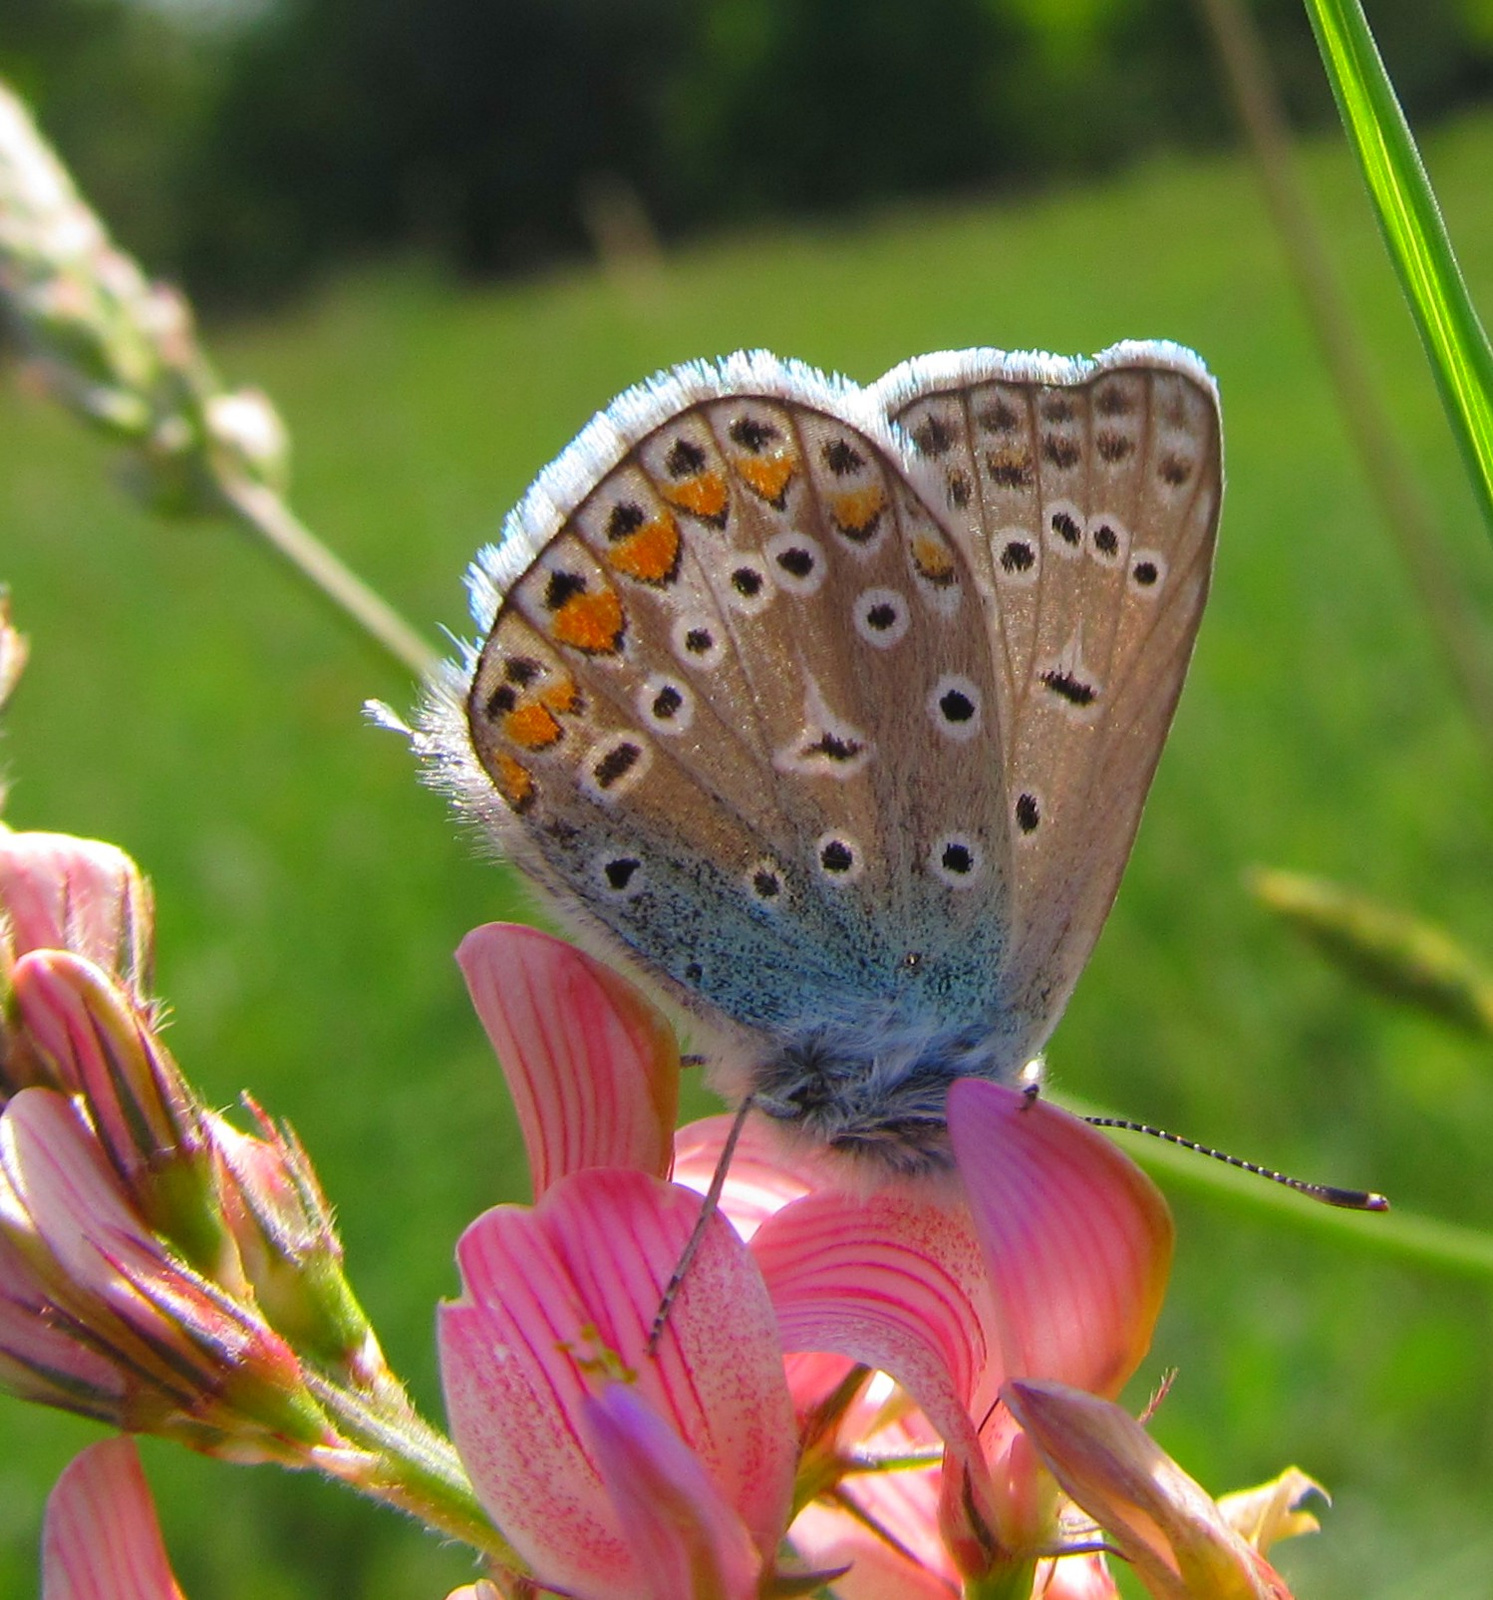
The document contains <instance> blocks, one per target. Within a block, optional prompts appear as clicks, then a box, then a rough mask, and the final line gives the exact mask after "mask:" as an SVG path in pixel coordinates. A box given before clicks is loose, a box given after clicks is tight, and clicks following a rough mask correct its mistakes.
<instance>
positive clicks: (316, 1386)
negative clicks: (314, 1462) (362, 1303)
mask: <svg viewBox="0 0 1493 1600" xmlns="http://www.w3.org/2000/svg"><path fill="white" fill-rule="evenodd" d="M309 1382H310V1385H311V1389H312V1392H313V1394H314V1395H315V1396H316V1399H317V1400H318V1401H319V1402H320V1404H321V1405H322V1407H323V1408H324V1409H325V1411H326V1412H327V1414H328V1415H329V1416H330V1417H331V1418H332V1420H333V1422H334V1423H335V1424H336V1426H337V1429H338V1431H339V1432H340V1433H341V1434H342V1435H343V1437H344V1438H345V1439H347V1440H348V1441H349V1442H350V1443H351V1444H354V1445H356V1446H357V1447H358V1448H359V1449H360V1450H364V1451H367V1452H368V1456H369V1458H370V1459H369V1460H367V1461H363V1460H359V1461H357V1462H354V1463H351V1464H349V1465H348V1466H347V1468H346V1470H345V1471H344V1470H341V1468H340V1464H339V1463H338V1462H336V1461H335V1460H334V1461H329V1462H326V1463H323V1470H324V1471H326V1472H327V1474H328V1475H329V1476H331V1477H334V1478H336V1479H337V1480H338V1481H339V1482H343V1483H346V1484H348V1485H349V1486H350V1487H352V1488H354V1489H357V1490H358V1491H359V1492H360V1493H362V1494H365V1495H367V1496H368V1497H369V1498H370V1499H374V1500H380V1501H382V1502H383V1503H384V1504H386V1505H393V1506H397V1507H399V1509H400V1510H402V1511H406V1512H408V1513H409V1514H410V1515H411V1516H413V1517H417V1518H418V1519H419V1520H420V1521H421V1522H423V1523H425V1524H426V1526H427V1527H431V1528H434V1529H436V1530H437V1531H439V1532H440V1533H443V1534H446V1535H447V1536H448V1537H450V1538H453V1539H459V1540H460V1541H461V1542H462V1543H463V1544H466V1545H470V1546H471V1547H472V1548H473V1549H475V1550H480V1551H481V1552H482V1553H483V1554H484V1555H486V1556H488V1557H490V1558H492V1559H494V1560H496V1561H497V1562H499V1563H501V1565H503V1566H504V1567H507V1568H509V1569H510V1570H513V1571H521V1570H523V1566H524V1563H523V1562H522V1561H521V1560H520V1559H519V1557H518V1555H517V1554H516V1552H515V1551H514V1550H513V1549H512V1548H511V1547H510V1546H509V1545H508V1543H507V1541H506V1540H505V1539H504V1538H503V1536H502V1534H501V1533H499V1532H498V1530H497V1529H496V1528H495V1527H494V1526H493V1523H492V1519H491V1518H490V1517H489V1516H488V1514H487V1513H486V1511H484V1510H483V1509H482V1506H481V1504H480V1503H479V1501H478V1499H477V1496H476V1494H475V1492H474V1491H473V1489H472V1485H471V1480H470V1479H469V1478H468V1477H467V1475H466V1473H465V1472H464V1471H463V1470H462V1465H461V1459H460V1457H459V1456H458V1455H457V1454H456V1450H455V1448H454V1447H453V1446H452V1444H451V1441H450V1440H449V1439H447V1438H446V1437H445V1435H444V1434H441V1433H438V1432H437V1431H436V1430H435V1429H434V1428H432V1427H431V1426H430V1425H429V1424H428V1423H426V1422H424V1421H422V1420H421V1419H420V1418H419V1417H418V1416H416V1415H415V1414H414V1412H413V1411H409V1412H406V1413H405V1414H404V1415H402V1416H397V1417H395V1416H391V1415H390V1414H389V1411H388V1409H387V1408H385V1407H379V1408H378V1409H375V1408H374V1407H373V1406H371V1405H370V1404H369V1403H368V1401H367V1400H366V1399H365V1398H364V1397H362V1396H359V1395H357V1394H355V1393H353V1392H351V1391H350V1390H347V1389H344V1388H341V1387H339V1386H338V1385H336V1384H332V1383H328V1382H326V1381H325V1380H319V1379H317V1378H315V1377H311V1378H310V1379H309Z"/></svg>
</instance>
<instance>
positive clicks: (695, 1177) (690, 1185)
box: [674, 1116, 826, 1239]
mask: <svg viewBox="0 0 1493 1600" xmlns="http://www.w3.org/2000/svg"><path fill="white" fill-rule="evenodd" d="M735 1121H736V1118H735V1117H733V1116H717V1117H702V1118H701V1119H700V1120H699V1121H698V1122H691V1123H687V1124H686V1125H685V1126H684V1127H682V1128H680V1129H679V1131H678V1132H677V1133H676V1134H675V1135H674V1182H675V1183H682V1184H683V1185H684V1186H685V1187H686V1188H687V1189H694V1190H696V1191H697V1192H698V1193H700V1194H704V1193H705V1191H706V1190H707V1189H708V1188H709V1187H710V1181H711V1179H712V1178H713V1177H714V1176H715V1169H716V1167H717V1166H718V1165H719V1163H720V1159H721V1152H722V1151H723V1150H724V1149H725V1146H726V1140H727V1138H728V1137H729V1136H730V1133H731V1126H732V1124H733V1123H734V1122H735ZM825 1183H826V1173H825V1170H824V1164H823V1162H821V1161H820V1160H819V1159H818V1158H817V1157H816V1156H815V1155H814V1153H813V1152H812V1151H809V1150H805V1149H798V1150H795V1149H792V1148H790V1147H789V1146H787V1144H786V1142H785V1141H784V1140H783V1139H782V1138H781V1137H780V1136H779V1135H776V1134H774V1133H773V1131H772V1129H771V1128H770V1127H767V1126H766V1125H765V1124H764V1122H763V1119H762V1118H761V1117H751V1118H748V1120H747V1123H746V1125H745V1127H743V1128H742V1130H741V1136H740V1137H739V1138H738V1140H737V1142H736V1149H735V1151H734V1152H733V1153H732V1156H731V1167H730V1170H729V1171H728V1172H727V1174H726V1183H725V1187H724V1188H723V1189H722V1190H721V1210H722V1211H724V1212H725V1213H726V1215H727V1216H728V1217H729V1218H730V1219H731V1225H732V1226H733V1227H734V1228H735V1229H736V1231H737V1232H738V1233H739V1234H740V1235H741V1236H742V1238H743V1239H750V1238H751V1237H752V1235H753V1234H754V1233H755V1232H756V1231H757V1229H758V1228H759V1227H761V1226H762V1224H763V1223H764V1222H765V1221H766V1220H767V1219H768V1217H770V1216H772V1214H773V1213H774V1212H775V1211H781V1210H782V1208H783V1207H784V1206H785V1205H787V1204H788V1202H789V1201H790V1200H797V1199H799V1198H800V1197H801V1196H803V1195H806V1194H807V1193H808V1192H809V1191H810V1190H811V1189H817V1188H822V1187H824V1186H825Z"/></svg>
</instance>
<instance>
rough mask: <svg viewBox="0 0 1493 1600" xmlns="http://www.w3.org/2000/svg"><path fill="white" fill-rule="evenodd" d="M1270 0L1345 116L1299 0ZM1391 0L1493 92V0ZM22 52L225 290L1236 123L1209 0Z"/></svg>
mask: <svg viewBox="0 0 1493 1600" xmlns="http://www.w3.org/2000/svg"><path fill="white" fill-rule="evenodd" d="M1253 5H1254V9H1255V12H1256V14H1257V16H1258V18H1259V21H1260V23H1261V25H1262V27H1263V29H1264V31H1265V33H1266V35H1267V38H1268V41H1269V45H1270V49H1271V54H1272V57H1273V59H1274V61H1275V63H1276V67H1277V71H1278V73H1279V75H1280V78H1281V81H1282V85H1283V87H1284V90H1285V93H1286V97H1287V100H1288V102H1289V104H1290V106H1291V109H1292V111H1293V113H1294V115H1295V116H1296V117H1297V119H1298V121H1300V122H1301V123H1303V124H1311V123H1314V122H1318V123H1319V122H1321V121H1323V120H1325V119H1327V118H1329V117H1330V116H1331V114H1332V111H1331V104H1330V99H1329V96H1328V92H1327V89H1326V87H1325V84H1324V82H1323V79H1322V73H1321V69H1320V66H1319V64H1318V62H1317V59H1316V53H1315V50H1314V48H1313V45H1312V40H1311V36H1310V32H1309V29H1308V27H1307V24H1306V21H1305V19H1304V16H1303V12H1302V7H1301V5H1300V3H1299V0H1253ZM1369 10H1370V14H1371V20H1372V22H1373V24H1374V26H1375V28H1376V30H1377V32H1378V34H1379V37H1380V42H1381V45H1382V46H1383V48H1384V51H1385V54H1386V56H1387V57H1388V59H1389V62H1390V65H1391V69H1392V71H1393V72H1394V75H1395V79H1396V82H1397V83H1398V85H1399V87H1400V89H1401V92H1402V93H1403V94H1404V95H1405V97H1406V100H1407V102H1408V105H1409V108H1410V111H1411V114H1412V116H1418V117H1421V118H1425V117H1427V116H1429V115H1434V114H1436V113H1440V112H1443V111H1445V110H1447V109H1449V108H1452V107H1455V106H1457V105H1458V104H1461V103H1465V102H1466V101H1468V100H1469V99H1472V98H1475V97H1477V96H1480V95H1486V94H1488V93H1489V91H1490V89H1493V0H1372V3H1371V4H1370V7H1369ZM0 75H4V76H7V77H8V78H9V79H10V80H11V81H12V82H13V83H14V84H16V86H17V87H18V88H19V89H20V90H21V92H22V93H24V94H25V95H27V96H28V98H29V99H30V100H31V102H32V104H33V106H34V107H35V109H36V111H37V114H38V116H39V118H40V120H41V122H42V125H43V127H44V128H45V129H46V131H47V132H48V133H49V135H50V136H51V137H52V138H53V139H54V140H55V141H56V143H57V144H58V145H59V146H60V147H61V149H62V151H63V154H64V156H65V158H66V159H67V160H68V161H69V162H70V163H71V164H72V165H73V167H74V170H75V171H76V173H77V174H78V176H79V178H80V180H81V181H82V183H83V184H84V186H85V189H86V191H87V192H88V193H89V194H90V195H91V196H92V197H93V198H94V199H95V201H96V202H97V203H98V205H99V206H100V207H101V209H102V210H103V211H104V212H105V214H106V215H107V216H108V218H109V219H110V221H111V223H112V224H113V225H114V227H115V229H116V231H117V233H118V234H119V236H120V237H121V239H122V240H123V242H124V243H125V244H127V245H128V246H129V247H130V248H132V249H134V250H136V251H137V252H139V253H140V254H141V255H142V256H143V257H144V258H145V259H146V260H147V261H148V262H149V263H150V264H151V266H152V267H153V268H154V269H155V270H157V271H163V272H167V273H171V274H174V275H176V276H178V277H180V278H182V279H184V280H185V281H186V283H187V284H188V286H189V287H190V288H191V289H192V290H193V292H194V293H196V294H197V295H199V296H202V297H205V298H206V299H208V300H209V301H214V300H216V301H217V302H219V303H222V302H224V301H239V302H242V301H245V300H250V301H254V300H264V299H265V298H268V297H270V296H273V295H274V294H277V293H280V292H283V291H284V290H286V289H288V288H291V287H294V286H295V285H297V284H298V283H300V282H303V281H304V280H305V278H306V277H307V275H308V274H310V273H312V272H314V271H315V270H316V269H317V268H319V267H321V266H323V265H325V264H327V263H329V262H331V261H334V260H336V259H338V258H341V257H345V256H347V255H349V254H351V253H357V252H367V251H370V250H381V249H386V248H389V247H406V246H414V247H420V248H425V249H428V250H433V251H435V252H437V253H439V254H441V255H443V256H444V257H446V258H447V259H449V260H450V261H451V262H453V263H454V264H456V265H457V266H458V267H459V268H460V269H461V270H463V271H466V272H471V273H491V272H505V271H514V270H524V269H527V268H530V267H532V266H534V265H537V264H540V263H543V262H545V261H548V260H552V259H555V258H556V257H562V256H565V255H567V254H575V253H577V252H582V251H585V250H587V249H588V248H590V247H591V245H592V243H593V241H592V240H591V239H590V238H588V223H589V224H590V226H591V229H592V230H593V231H594V226H595V215H594V212H595V206H594V204H593V202H594V200H595V197H596V196H598V195H600V196H602V197H603V198H604V197H605V196H607V195H612V196H616V195H618V194H620V195H622V196H624V197H626V200H627V202H628V203H629V204H632V202H633V201H634V199H635V200H636V202H639V203H640V204H641V208H642V213H643V214H644V215H646V217H647V218H648V219H649V220H650V222H651V224H652V226H653V227H654V228H656V229H657V230H658V231H659V232H660V233H661V234H662V235H663V236H665V237H666V238H667V237H678V236H680V235H682V234H687V233H688V232H690V231H692V230H696V229H699V228H703V227H707V226H712V225H719V224H723V223H724V224H737V223H742V222H748V221H751V220H754V219H758V218H764V217H775V216H782V215H785V214H792V213H802V212H806V211H815V212H832V211H834V210H836V209H840V208H845V207H853V206H857V205H861V204H863V203H865V202H868V201H877V200H884V199H889V198H893V197H896V196H901V195H908V194H920V195H928V194H935V193H940V192H944V193H946V192H950V191H954V190H959V189H969V188H971V187H975V186H982V185H983V186H1004V187H1010V186H1013V185H1031V184H1035V183H1039V182H1043V181H1048V180H1051V179H1052V178H1054V177H1058V176H1062V175H1066V174H1074V173H1081V172H1091V171H1096V170H1102V169H1106V168H1110V167H1113V166H1114V165H1115V164H1117V163H1120V162H1124V161H1126V160H1128V159H1131V158H1133V157H1134V156H1135V155H1136V154H1137V153H1139V152H1143V151H1146V150H1150V149H1155V148H1157V147H1164V146H1168V145H1173V146H1176V145H1190V146H1196V145H1199V144H1206V143H1216V142H1220V141H1224V140H1227V139H1229V138H1231V137H1232V129H1231V125H1230V119H1229V114H1228V111H1227V106H1226V101H1225V97H1224V96H1223V95H1222V94H1221V92H1220V90H1219V87H1218V81H1217V77H1216V73H1215V69H1214V65H1213V60H1212V56H1211V53H1210V48H1209V43H1208V40H1207V37H1206V36H1205V34H1204V31H1203V28H1202V24H1201V22H1200V20H1199V15H1198V11H1197V9H1196V8H1195V7H1194V6H1193V5H1192V4H1190V3H1189V0H4V5H3V6H0ZM588 197H590V198H589V199H588Z"/></svg>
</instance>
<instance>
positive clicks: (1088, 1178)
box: [948, 1078, 1172, 1395]
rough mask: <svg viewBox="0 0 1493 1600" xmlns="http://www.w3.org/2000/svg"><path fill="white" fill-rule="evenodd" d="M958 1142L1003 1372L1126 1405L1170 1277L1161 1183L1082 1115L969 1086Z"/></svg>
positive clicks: (958, 1114) (967, 1081)
mask: <svg viewBox="0 0 1493 1600" xmlns="http://www.w3.org/2000/svg"><path fill="white" fill-rule="evenodd" d="M948 1115H949V1133H950V1136H951V1138H952V1140H953V1145H954V1153H955V1157H956V1159H957V1161H958V1163H959V1172H960V1176H961V1177H962V1178H963V1180H964V1186H965V1191H966V1193H967V1194H968V1197H969V1204H970V1209H971V1212H972V1213H973V1216H974V1223H975V1229H976V1231H977V1232H978V1234H979V1237H980V1241H981V1244H982V1245H983V1246H984V1251H985V1259H986V1263H987V1265H988V1267H989V1271H990V1280H991V1283H992V1285H993V1288H994V1294H995V1303H996V1312H997V1318H998V1327H999V1330H1000V1342H1001V1346H1002V1351H1003V1356H1004V1360H1003V1366H1004V1369H1005V1374H1006V1375H1007V1376H1010V1377H1034V1378H1055V1379H1059V1380H1061V1381H1062V1382H1065V1383H1071V1384H1073V1385H1075V1386H1076V1387H1078V1388H1081V1389H1087V1390H1090V1391H1091V1392H1093V1393H1095V1394H1103V1395H1113V1394H1117V1393H1118V1392H1119V1390H1120V1388H1121V1387H1122V1385H1123V1384H1124V1383H1125V1380H1126V1379H1127V1378H1129V1376H1130V1374H1131V1373H1132V1372H1134V1371H1135V1369H1136V1367H1137V1366H1138V1365H1139V1364H1140V1361H1141V1358H1142V1356H1144V1354H1145V1353H1146V1351H1147V1349H1148V1348H1149V1347H1150V1343H1151V1333H1152V1330H1153V1329H1154V1327H1155V1324H1156V1317H1157V1314H1158V1313H1159V1311H1160V1309H1161V1301H1162V1296H1163V1295H1164V1293H1165V1291H1166V1280H1167V1275H1168V1273H1169V1271H1170V1268H1171V1256H1172V1221H1171V1214H1170V1213H1169V1212H1168V1210H1167V1208H1166V1202H1165V1201H1164V1200H1163V1199H1162V1197H1161V1193H1160V1191H1159V1190H1158V1189H1157V1188H1156V1186H1155V1184H1153V1183H1152V1182H1151V1180H1150V1179H1149V1178H1148V1177H1147V1176H1146V1175H1145V1173H1143V1172H1142V1171H1141V1170H1140V1168H1139V1167H1137V1166H1136V1165H1135V1163H1134V1162H1133V1161H1131V1160H1130V1158H1129V1157H1128V1156H1126V1155H1125V1154H1124V1153H1123V1152H1122V1151H1120V1150H1119V1149H1118V1148H1117V1147H1116V1146H1115V1145H1114V1144H1113V1143H1111V1142H1110V1140H1108V1139H1106V1138H1105V1137H1104V1135H1103V1134H1101V1133H1100V1132H1098V1130H1097V1129H1094V1128H1091V1127H1089V1126H1088V1125H1087V1124H1086V1123H1084V1122H1082V1121H1080V1120H1079V1119H1078V1118H1077V1117H1075V1116H1072V1115H1070V1114H1069V1113H1068V1112H1066V1111H1063V1110H1060V1109H1059V1108H1058V1107H1057V1106H1054V1105H1052V1104H1050V1103H1049V1102H1047V1101H1045V1100H1036V1101H1031V1100H1028V1098H1027V1097H1026V1096H1025V1095H1023V1094H1022V1093H1021V1092H1020V1091H1019V1090H1015V1089H1008V1088H1006V1087H1004V1086H1003V1085H1001V1084H995V1083H989V1082H986V1081H984V1080H978V1079H972V1078H964V1079H961V1080H960V1081H959V1082H958V1083H956V1084H955V1085H954V1087H953V1088H952V1089H951V1090H950V1092H949V1104H948Z"/></svg>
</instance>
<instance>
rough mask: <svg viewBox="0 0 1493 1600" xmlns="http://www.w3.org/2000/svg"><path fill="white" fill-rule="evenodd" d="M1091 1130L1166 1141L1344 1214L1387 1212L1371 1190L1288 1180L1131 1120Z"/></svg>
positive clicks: (1103, 1122) (1098, 1121) (1095, 1123)
mask: <svg viewBox="0 0 1493 1600" xmlns="http://www.w3.org/2000/svg"><path fill="white" fill-rule="evenodd" d="M1083 1120H1084V1121H1085V1122H1087V1123H1088V1124H1089V1126H1090V1127H1091V1128H1121V1129H1123V1130H1124V1131H1126V1132H1127V1133H1144V1134H1148V1135H1149V1136H1150V1137H1151V1138H1153V1139H1165V1140H1166V1142H1167V1143H1168V1144H1175V1145H1180V1146H1181V1147H1182V1149H1184V1150H1191V1151H1193V1152H1195V1153H1196V1154H1197V1155H1200V1156H1211V1157H1212V1158H1213V1160H1215V1161H1222V1162H1223V1164H1224V1165H1225V1166H1227V1167H1238V1168H1239V1170H1240V1171H1241V1172H1252V1173H1253V1174H1254V1175H1255V1177H1257V1178H1268V1179H1269V1180H1270V1182H1271V1183H1278V1184H1280V1185H1281V1186H1282V1187H1283V1188H1286V1189H1294V1190H1295V1191H1296V1193H1297V1194H1304V1195H1306V1196H1307V1197H1308V1198H1310V1199H1312V1200H1320V1201H1321V1202H1322V1204H1323V1205H1328V1206H1338V1207H1340V1208H1341V1209H1342V1210H1344V1211H1388V1210H1389V1201H1388V1200H1386V1199H1385V1198H1384V1196H1383V1195H1382V1194H1375V1193H1374V1192H1373V1191H1372V1190H1370V1189H1339V1188H1337V1187H1335V1186H1334V1185H1333V1184H1330V1183H1307V1182H1306V1181H1305V1180H1304V1179H1302V1178H1292V1177H1288V1176H1287V1175H1286V1174H1285V1173H1284V1172H1277V1171H1275V1169H1274V1168H1273V1167H1262V1166H1259V1165H1257V1164H1256V1163H1255V1162H1253V1161H1246V1160H1244V1158H1243V1157H1242V1156H1231V1155H1230V1154H1229V1153H1228V1151H1226V1150H1215V1149H1213V1147H1212V1146H1211V1145H1206V1144H1199V1143H1198V1142H1197V1140H1196V1139H1184V1138H1183V1137H1182V1135H1181V1134H1180V1133H1168V1132H1167V1131H1166V1129H1165V1128H1153V1127H1150V1126H1149V1125H1148V1124H1146V1123H1144V1122H1132V1121H1131V1120H1130V1119H1129V1118H1128V1117H1085V1118H1084V1119H1083Z"/></svg>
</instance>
